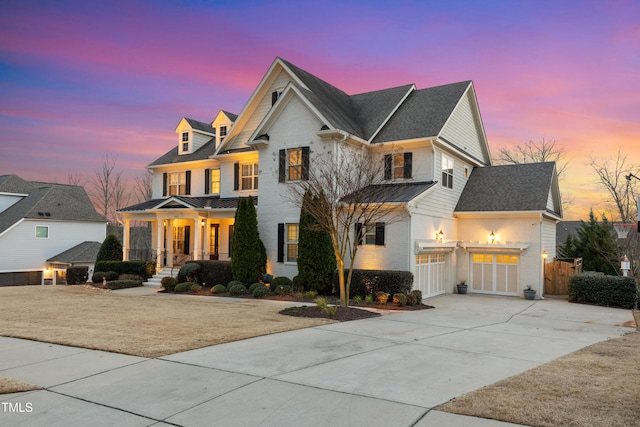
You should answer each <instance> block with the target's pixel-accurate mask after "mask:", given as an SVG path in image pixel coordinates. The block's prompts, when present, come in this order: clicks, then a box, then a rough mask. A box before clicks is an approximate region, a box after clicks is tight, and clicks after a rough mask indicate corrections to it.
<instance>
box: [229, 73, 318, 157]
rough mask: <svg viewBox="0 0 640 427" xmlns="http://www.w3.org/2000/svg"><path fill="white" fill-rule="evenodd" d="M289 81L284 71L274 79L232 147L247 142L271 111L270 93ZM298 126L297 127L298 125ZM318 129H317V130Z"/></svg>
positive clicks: (235, 138)
mask: <svg viewBox="0 0 640 427" xmlns="http://www.w3.org/2000/svg"><path fill="white" fill-rule="evenodd" d="M289 81H291V78H290V77H289V74H287V73H286V72H285V71H280V73H279V74H278V77H277V78H276V79H275V81H274V83H273V84H272V85H271V86H270V87H269V90H268V91H267V92H266V93H265V95H264V97H263V98H262V99H261V100H260V102H259V104H258V106H257V107H256V109H255V111H254V112H253V114H252V115H251V117H250V118H249V119H248V120H247V122H246V123H245V124H244V126H243V127H242V130H241V131H240V132H239V133H238V134H237V135H236V136H235V137H234V141H233V145H234V147H236V148H237V147H241V146H242V145H244V144H245V143H247V142H248V141H249V138H250V137H251V134H253V132H254V131H255V130H256V128H257V127H258V125H259V124H260V122H261V121H262V119H264V117H265V116H266V115H267V113H268V112H269V110H270V109H271V93H272V92H273V91H274V90H276V89H282V88H284V87H285V86H286V85H287V83H289ZM298 126H299V125H298ZM318 129H319V128H318ZM269 136H270V137H271V136H272V135H271V132H269Z"/></svg>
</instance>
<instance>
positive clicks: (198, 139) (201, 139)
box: [191, 132, 212, 153]
mask: <svg viewBox="0 0 640 427" xmlns="http://www.w3.org/2000/svg"><path fill="white" fill-rule="evenodd" d="M191 135H192V138H193V142H192V143H191V152H192V153H193V152H194V151H196V150H197V149H198V148H200V147H202V146H203V145H204V144H206V143H207V142H209V141H210V140H211V138H212V137H211V136H209V135H203V134H201V133H198V132H191Z"/></svg>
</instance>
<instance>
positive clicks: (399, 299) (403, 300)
mask: <svg viewBox="0 0 640 427" xmlns="http://www.w3.org/2000/svg"><path fill="white" fill-rule="evenodd" d="M393 303H394V304H398V305H399V306H400V307H404V306H405V305H407V295H406V294H393Z"/></svg>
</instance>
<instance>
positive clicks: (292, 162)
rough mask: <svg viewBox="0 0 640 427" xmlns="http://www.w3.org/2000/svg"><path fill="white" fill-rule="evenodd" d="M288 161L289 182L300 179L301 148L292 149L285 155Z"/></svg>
mask: <svg viewBox="0 0 640 427" xmlns="http://www.w3.org/2000/svg"><path fill="white" fill-rule="evenodd" d="M287 157H288V160H289V181H295V180H299V179H302V148H294V149H292V150H289V151H288V153H287Z"/></svg>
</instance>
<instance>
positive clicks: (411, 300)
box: [407, 292, 418, 305]
mask: <svg viewBox="0 0 640 427" xmlns="http://www.w3.org/2000/svg"><path fill="white" fill-rule="evenodd" d="M417 303H418V297H416V294H414V293H413V292H412V293H410V294H408V295H407V305H416V304H417Z"/></svg>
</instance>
